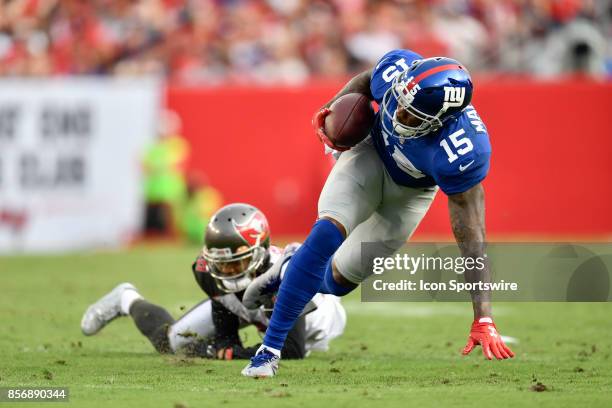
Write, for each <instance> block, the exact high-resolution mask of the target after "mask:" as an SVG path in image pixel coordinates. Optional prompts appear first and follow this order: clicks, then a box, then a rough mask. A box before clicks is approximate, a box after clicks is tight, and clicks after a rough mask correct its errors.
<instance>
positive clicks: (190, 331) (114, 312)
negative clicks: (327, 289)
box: [81, 204, 346, 360]
mask: <svg viewBox="0 0 612 408" xmlns="http://www.w3.org/2000/svg"><path fill="white" fill-rule="evenodd" d="M298 247H299V244H296V243H293V244H290V245H288V246H287V247H285V249H284V250H281V249H280V248H278V247H275V246H270V229H269V227H268V221H267V220H266V217H265V216H264V214H263V213H262V212H261V211H259V210H258V209H257V208H255V207H253V206H251V205H248V204H230V205H228V206H225V207H223V208H221V209H220V210H219V211H217V213H215V214H214V215H213V216H212V217H211V221H210V222H209V224H208V226H207V229H206V235H205V245H204V248H203V250H202V253H201V254H200V255H199V256H198V257H197V259H196V261H195V262H194V264H193V266H192V270H193V274H194V277H195V279H196V281H197V283H198V285H199V286H200V287H201V288H202V290H203V291H204V292H205V293H206V294H207V295H208V297H209V299H207V300H204V301H203V302H201V303H199V304H198V305H196V306H195V307H193V308H192V309H191V310H190V311H188V312H187V313H186V314H185V315H184V316H182V317H181V318H180V319H178V320H176V321H175V320H174V319H173V318H172V316H171V315H170V313H168V311H166V310H165V309H164V308H162V307H160V306H157V305H154V304H152V303H149V302H147V301H146V300H145V299H144V298H143V297H142V295H140V293H139V292H138V291H137V289H136V288H135V287H134V286H133V285H131V284H129V283H123V284H120V285H118V286H117V287H116V288H115V289H113V290H112V291H111V292H110V293H108V294H107V295H106V296H104V297H102V298H101V299H100V300H98V301H97V302H96V303H94V304H93V305H91V306H90V307H89V308H88V309H87V311H86V312H85V314H84V315H83V319H82V321H81V329H82V331H83V333H84V334H85V335H87V336H91V335H94V334H96V333H98V332H99V331H100V330H101V329H102V328H103V327H104V326H106V325H107V324H108V323H109V322H111V321H112V320H114V319H115V318H117V317H119V316H126V315H129V316H131V317H132V319H133V320H134V323H135V325H136V327H137V328H138V330H139V331H140V332H141V333H142V334H143V335H144V336H146V337H147V338H148V339H149V341H150V342H151V344H153V346H154V347H155V349H156V350H157V351H158V352H160V353H163V354H166V353H176V352H181V353H184V354H187V355H191V356H199V357H206V358H216V359H223V360H231V359H248V358H251V357H252V356H253V355H254V354H255V352H256V350H257V348H258V346H253V347H243V345H242V342H241V340H240V336H239V334H238V330H239V328H240V327H244V326H245V325H248V324H253V325H255V326H256V327H257V328H258V329H259V330H260V331H263V330H265V327H266V325H267V324H268V317H269V316H268V315H267V314H266V312H267V311H268V310H270V309H271V308H272V306H273V303H272V299H271V297H270V296H263V297H261V296H258V297H257V298H256V299H253V300H252V301H253V302H254V301H257V302H258V305H261V307H252V308H251V310H249V309H247V308H245V307H244V306H243V305H242V299H243V294H244V293H245V289H246V288H247V286H248V285H249V284H250V283H251V282H252V281H253V279H255V277H256V276H259V275H262V274H263V273H264V272H265V271H267V270H272V271H276V270H278V271H280V270H281V269H282V268H283V267H284V268H286V267H287V265H288V263H289V262H288V260H289V258H290V257H291V255H292V254H293V253H294V252H295V251H296V249H297V248H298ZM311 306H312V307H310V308H309V310H310V312H309V313H307V314H306V313H305V314H303V315H302V316H301V317H300V318H299V319H297V321H296V323H295V325H294V326H293V327H292V328H291V330H290V332H289V334H288V337H287V342H286V343H285V346H284V348H283V353H284V354H286V355H287V357H288V358H294V359H296V358H303V357H305V355H306V354H307V353H308V352H310V351H311V350H322V351H325V350H327V347H328V343H329V341H330V340H331V339H333V338H335V337H337V336H340V335H341V334H342V332H343V331H344V326H345V323H346V315H345V312H344V309H343V307H342V305H341V304H340V299H339V298H337V297H336V296H331V295H321V294H318V295H317V296H316V301H315V302H314V303H313V304H312V305H311Z"/></svg>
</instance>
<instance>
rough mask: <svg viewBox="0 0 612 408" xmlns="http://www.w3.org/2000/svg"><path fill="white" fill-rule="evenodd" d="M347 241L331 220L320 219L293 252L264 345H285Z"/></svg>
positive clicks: (280, 347) (281, 346)
mask: <svg viewBox="0 0 612 408" xmlns="http://www.w3.org/2000/svg"><path fill="white" fill-rule="evenodd" d="M342 241H344V237H343V236H342V233H341V232H340V231H339V230H338V228H337V227H336V226H335V225H334V224H333V223H332V222H331V221H329V220H319V221H317V222H316V223H315V225H314V227H312V230H311V231H310V234H309V235H308V238H306V241H305V242H304V244H303V245H302V246H301V247H300V249H298V251H297V252H296V253H295V255H293V257H292V258H291V261H290V262H289V266H288V267H287V270H286V271H285V276H284V278H283V282H282V283H281V285H280V288H279V291H278V296H277V298H276V303H275V304H274V310H273V312H272V318H271V319H270V325H269V326H268V329H267V330H266V336H265V337H264V341H263V343H264V345H265V346H268V347H272V348H274V349H277V350H281V349H282V348H283V344H284V343H285V339H286V338H287V333H289V331H290V330H291V329H292V328H293V325H294V324H295V321H296V320H297V318H298V317H299V315H300V313H302V310H303V309H304V306H306V304H307V303H308V302H309V301H310V300H311V299H312V298H313V296H314V295H315V294H316V293H317V292H318V291H319V288H320V287H321V283H322V281H323V277H324V276H325V270H326V268H327V263H328V261H329V260H330V259H331V258H332V256H333V255H334V253H335V252H336V250H337V249H338V248H339V247H340V245H341V244H342Z"/></svg>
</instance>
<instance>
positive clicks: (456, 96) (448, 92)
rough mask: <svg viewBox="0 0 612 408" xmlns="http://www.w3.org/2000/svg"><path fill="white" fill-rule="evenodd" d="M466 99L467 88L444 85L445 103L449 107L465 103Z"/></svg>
mask: <svg viewBox="0 0 612 408" xmlns="http://www.w3.org/2000/svg"><path fill="white" fill-rule="evenodd" d="M464 99H465V88H464V87H462V86H445V87H444V105H445V106H446V107H447V108H450V107H453V106H461V105H463V100H464Z"/></svg>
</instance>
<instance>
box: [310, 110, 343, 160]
mask: <svg viewBox="0 0 612 408" xmlns="http://www.w3.org/2000/svg"><path fill="white" fill-rule="evenodd" d="M330 113H331V110H329V108H321V109H320V110H319V111H317V112H316V113H315V114H314V116H313V117H312V127H313V128H314V130H315V133H316V134H317V137H318V138H319V140H320V141H322V142H323V143H325V144H326V145H327V146H328V147H330V148H332V149H334V150H337V151H339V152H343V151H346V150H348V149H350V147H340V146H336V145H335V144H334V142H333V141H332V140H331V139H330V138H329V137H328V136H327V135H326V134H325V118H326V117H327V115H329V114H330Z"/></svg>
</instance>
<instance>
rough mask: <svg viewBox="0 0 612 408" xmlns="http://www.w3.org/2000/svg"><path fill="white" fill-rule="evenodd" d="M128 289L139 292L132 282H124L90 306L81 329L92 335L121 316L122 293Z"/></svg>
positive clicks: (82, 320)
mask: <svg viewBox="0 0 612 408" xmlns="http://www.w3.org/2000/svg"><path fill="white" fill-rule="evenodd" d="M126 290H133V291H135V292H137V290H136V288H135V287H134V285H132V284H131V283H122V284H120V285H117V287H115V288H114V289H113V290H111V291H110V292H109V293H107V294H106V295H104V296H103V297H102V298H100V299H99V300H98V301H97V302H96V303H94V304H93V305H91V306H89V307H88V308H87V310H86V311H85V314H84V315H83V318H82V319H81V330H82V331H83V334H84V335H86V336H91V335H94V334H96V333H97V332H99V331H100V330H102V328H103V327H104V326H106V325H107V324H108V323H110V322H111V321H113V320H114V319H116V318H117V317H119V316H121V315H122V313H121V295H122V294H123V292H125V291H126Z"/></svg>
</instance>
